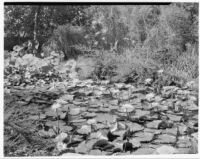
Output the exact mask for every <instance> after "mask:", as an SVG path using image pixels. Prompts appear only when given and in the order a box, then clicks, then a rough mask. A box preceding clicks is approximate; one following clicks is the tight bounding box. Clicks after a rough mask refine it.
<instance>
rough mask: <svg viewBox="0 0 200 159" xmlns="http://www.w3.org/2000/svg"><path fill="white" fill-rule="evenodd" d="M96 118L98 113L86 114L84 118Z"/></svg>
mask: <svg viewBox="0 0 200 159" xmlns="http://www.w3.org/2000/svg"><path fill="white" fill-rule="evenodd" d="M96 116H97V114H96V113H90V112H86V113H85V114H83V118H94V117H96Z"/></svg>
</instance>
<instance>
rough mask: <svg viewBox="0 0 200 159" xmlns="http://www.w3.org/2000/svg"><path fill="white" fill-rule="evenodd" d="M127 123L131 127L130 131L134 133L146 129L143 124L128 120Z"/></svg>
mask: <svg viewBox="0 0 200 159" xmlns="http://www.w3.org/2000/svg"><path fill="white" fill-rule="evenodd" d="M126 125H127V126H128V127H129V128H130V131H131V132H132V133H134V132H137V131H141V130H143V129H144V127H143V126H141V125H139V124H137V123H131V122H128V123H126Z"/></svg>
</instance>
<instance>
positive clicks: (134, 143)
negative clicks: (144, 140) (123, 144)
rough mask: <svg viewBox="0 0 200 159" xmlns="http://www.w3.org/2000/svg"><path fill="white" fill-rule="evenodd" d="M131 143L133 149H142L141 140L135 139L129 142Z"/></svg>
mask: <svg viewBox="0 0 200 159" xmlns="http://www.w3.org/2000/svg"><path fill="white" fill-rule="evenodd" d="M129 142H130V143H132V147H133V149H136V148H139V147H141V143H140V140H137V139H134V138H133V139H131V140H129Z"/></svg>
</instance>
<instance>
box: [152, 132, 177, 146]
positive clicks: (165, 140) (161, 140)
mask: <svg viewBox="0 0 200 159" xmlns="http://www.w3.org/2000/svg"><path fill="white" fill-rule="evenodd" d="M153 143H156V144H174V143H176V137H175V136H172V135H168V134H162V135H159V137H158V138H157V139H156V140H154V141H153Z"/></svg>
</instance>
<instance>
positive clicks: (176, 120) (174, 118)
mask: <svg viewBox="0 0 200 159" xmlns="http://www.w3.org/2000/svg"><path fill="white" fill-rule="evenodd" d="M167 116H168V117H169V119H170V120H171V121H175V122H180V121H181V118H182V116H178V115H173V114H167Z"/></svg>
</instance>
